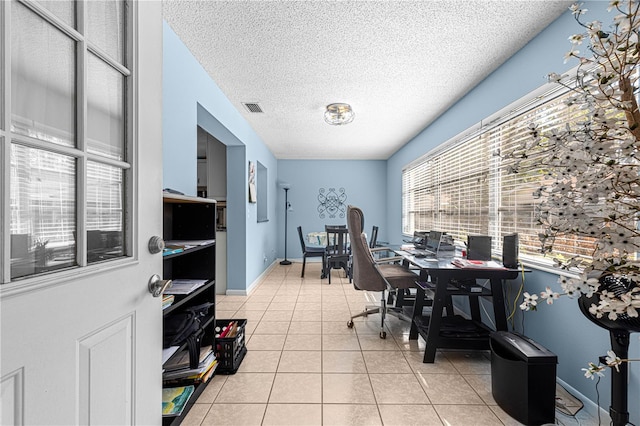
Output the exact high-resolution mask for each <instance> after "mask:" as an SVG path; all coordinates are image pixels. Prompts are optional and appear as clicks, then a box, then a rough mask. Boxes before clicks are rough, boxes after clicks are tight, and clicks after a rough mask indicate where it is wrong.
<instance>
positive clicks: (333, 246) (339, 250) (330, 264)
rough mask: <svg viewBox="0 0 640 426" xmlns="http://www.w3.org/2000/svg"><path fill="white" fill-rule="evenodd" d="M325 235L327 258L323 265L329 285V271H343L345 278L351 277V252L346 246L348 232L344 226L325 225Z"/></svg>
mask: <svg viewBox="0 0 640 426" xmlns="http://www.w3.org/2000/svg"><path fill="white" fill-rule="evenodd" d="M325 231H326V233H327V257H326V263H325V265H326V266H325V268H324V270H325V274H326V275H327V276H328V277H329V284H331V270H332V269H344V272H345V276H347V277H349V278H350V277H351V272H350V269H351V252H350V248H349V244H348V238H347V236H348V235H349V231H347V228H346V226H339V225H338V226H332V225H326V226H325Z"/></svg>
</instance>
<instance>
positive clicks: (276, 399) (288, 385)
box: [269, 373, 322, 404]
mask: <svg viewBox="0 0 640 426" xmlns="http://www.w3.org/2000/svg"><path fill="white" fill-rule="evenodd" d="M321 402H322V374H317V373H277V374H276V377H275V380H274V382H273V389H272V390H271V396H270V397H269V403H275V404H279V403H280V404H282V403H290V404H295V403H301V404H319V403H321Z"/></svg>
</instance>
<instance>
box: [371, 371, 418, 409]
mask: <svg viewBox="0 0 640 426" xmlns="http://www.w3.org/2000/svg"><path fill="white" fill-rule="evenodd" d="M369 378H370V380H371V385H372V386H373V392H374V394H375V396H376V401H377V402H378V404H430V401H429V398H427V395H426V393H425V392H424V389H422V386H421V385H420V382H418V379H416V376H415V375H414V374H370V375H369Z"/></svg>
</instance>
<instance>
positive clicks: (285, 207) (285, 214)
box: [280, 184, 291, 265]
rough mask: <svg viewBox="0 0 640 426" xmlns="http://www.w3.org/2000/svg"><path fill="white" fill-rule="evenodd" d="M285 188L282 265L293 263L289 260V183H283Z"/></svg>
mask: <svg viewBox="0 0 640 426" xmlns="http://www.w3.org/2000/svg"><path fill="white" fill-rule="evenodd" d="M281 186H282V189H284V260H283V261H281V262H280V264H281V265H291V261H290V260H287V215H288V213H289V207H290V206H289V197H288V196H289V185H288V184H283V185H281Z"/></svg>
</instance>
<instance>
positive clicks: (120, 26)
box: [87, 0, 125, 65]
mask: <svg viewBox="0 0 640 426" xmlns="http://www.w3.org/2000/svg"><path fill="white" fill-rule="evenodd" d="M124 10H125V9H124V4H123V2H122V1H114V0H109V1H90V2H88V3H87V18H88V26H87V38H88V39H89V41H90V42H91V43H93V44H95V45H96V46H98V47H99V48H100V49H101V50H104V51H105V52H106V53H107V54H108V55H109V56H110V57H111V58H113V59H115V60H116V61H117V62H119V63H121V64H123V65H125V64H124V63H123V61H124V22H125V17H124Z"/></svg>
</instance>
